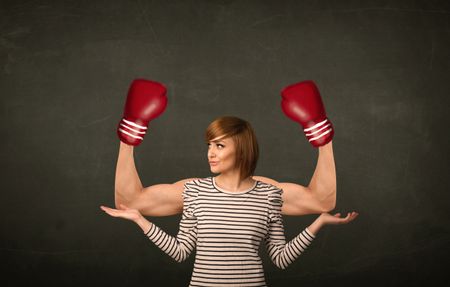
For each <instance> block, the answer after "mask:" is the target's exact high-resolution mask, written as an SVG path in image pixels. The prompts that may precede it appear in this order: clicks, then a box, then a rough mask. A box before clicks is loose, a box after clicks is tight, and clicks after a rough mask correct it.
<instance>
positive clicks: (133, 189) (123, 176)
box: [114, 142, 143, 207]
mask: <svg viewBox="0 0 450 287" xmlns="http://www.w3.org/2000/svg"><path fill="white" fill-rule="evenodd" d="M133 152H134V147H133V146H131V145H127V144H125V143H123V142H120V147H119V156H118V159H117V165H116V177H115V184H114V190H115V204H116V207H117V206H118V204H119V203H124V204H128V203H129V202H130V201H132V200H133V199H135V198H136V197H137V196H138V195H139V194H140V193H141V192H142V189H143V186H142V183H141V180H140V178H139V175H138V172H137V170H136V166H135V163H134V156H133Z"/></svg>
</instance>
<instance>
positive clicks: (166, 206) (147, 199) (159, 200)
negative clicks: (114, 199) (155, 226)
mask: <svg viewBox="0 0 450 287" xmlns="http://www.w3.org/2000/svg"><path fill="white" fill-rule="evenodd" d="M194 179H196V178H187V179H183V180H179V181H177V182H175V183H172V184H155V185H151V186H148V187H145V188H144V189H143V190H142V192H141V193H140V194H139V196H137V197H136V198H135V199H134V200H133V201H132V202H131V203H130V204H129V205H130V207H131V208H136V209H138V210H139V211H140V212H141V213H142V214H143V215H147V216H169V215H175V214H178V213H181V212H182V211H183V198H182V193H183V190H184V183H186V182H188V181H191V180H194Z"/></svg>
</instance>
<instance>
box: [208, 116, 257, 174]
mask: <svg viewBox="0 0 450 287" xmlns="http://www.w3.org/2000/svg"><path fill="white" fill-rule="evenodd" d="M205 141H206V143H207V144H208V160H209V161H210V162H211V161H213V162H217V164H216V165H211V170H212V171H213V172H214V173H222V172H224V171H229V170H233V169H237V170H239V171H240V180H243V179H245V178H247V177H249V176H252V175H253V173H254V171H255V169H256V164H257V162H258V157H259V147H258V142H257V140H256V136H255V133H254V131H253V128H252V127H251V125H250V123H248V122H247V121H245V120H243V119H240V118H238V117H233V116H222V117H219V118H217V119H215V120H214V121H213V122H212V123H211V124H209V126H208V128H207V129H206V132H205Z"/></svg>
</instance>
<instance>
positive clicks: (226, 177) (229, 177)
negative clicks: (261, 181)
mask: <svg viewBox="0 0 450 287" xmlns="http://www.w3.org/2000/svg"><path fill="white" fill-rule="evenodd" d="M214 180H215V183H216V184H217V185H218V186H219V187H220V188H223V189H225V190H228V191H231V192H239V191H242V190H247V189H249V188H251V187H252V186H253V185H255V180H254V179H253V178H252V177H251V176H249V177H247V178H246V179H244V180H239V173H234V174H223V173H221V174H219V175H218V176H216V177H215V178H214Z"/></svg>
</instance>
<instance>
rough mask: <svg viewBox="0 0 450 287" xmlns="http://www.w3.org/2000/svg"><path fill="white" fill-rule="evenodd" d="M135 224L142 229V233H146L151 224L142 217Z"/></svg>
mask: <svg viewBox="0 0 450 287" xmlns="http://www.w3.org/2000/svg"><path fill="white" fill-rule="evenodd" d="M135 223H136V224H137V225H138V226H139V227H140V228H141V229H142V231H143V232H144V233H147V232H148V231H149V230H150V227H151V226H152V224H153V223H151V222H150V221H148V220H147V219H146V218H145V217H143V216H142V217H141V218H139V219H138V220H136V221H135Z"/></svg>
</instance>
